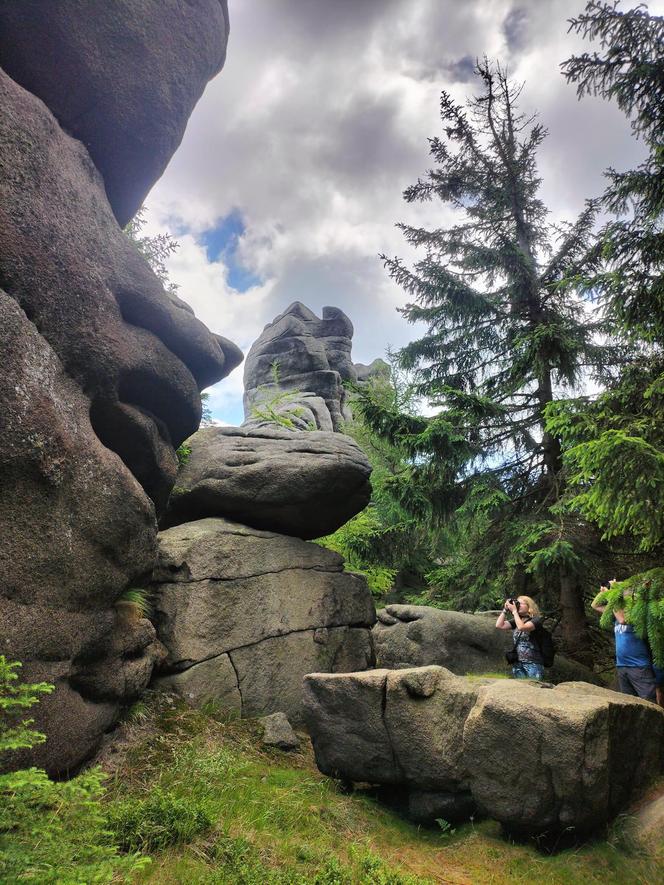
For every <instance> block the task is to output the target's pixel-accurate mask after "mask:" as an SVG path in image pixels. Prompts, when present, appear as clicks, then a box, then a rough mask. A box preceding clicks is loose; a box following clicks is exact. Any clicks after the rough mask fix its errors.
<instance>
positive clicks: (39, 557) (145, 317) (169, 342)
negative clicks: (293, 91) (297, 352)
mask: <svg viewBox="0 0 664 885" xmlns="http://www.w3.org/2000/svg"><path fill="white" fill-rule="evenodd" d="M210 2H211V4H212V6H214V7H215V10H214V11H215V12H216V8H217V7H218V8H219V9H221V6H220V4H219V3H218V2H215V3H212V0H210ZM166 5H168V6H169V8H170V9H171V11H173V12H176V11H181V12H182V15H184V12H183V11H182V10H180V4H162V3H159V4H157V3H156V2H152V3H151V2H145V3H140V4H139V3H132V4H130V3H124V2H123V3H118V4H112V6H113V9H112V11H111V5H108V4H107V5H105V4H97V5H96V6H95V8H94V10H93V12H92V14H91V11H90V9H89V4H83V3H74V2H66V0H65V2H63V3H58V4H54V3H47V2H43V3H32V2H26V3H17V4H11V3H5V4H2V5H1V6H0V64H2V63H6V64H8V65H9V66H10V67H11V69H12V72H13V73H14V74H15V76H16V77H19V78H20V79H21V82H22V83H24V84H25V85H28V86H31V88H34V89H35V90H37V91H38V92H39V93H40V95H41V97H42V98H44V99H45V100H46V101H47V102H51V101H52V102H53V107H52V108H51V109H49V108H47V107H46V105H45V104H44V103H43V102H42V100H40V98H38V97H36V96H35V95H33V94H31V92H29V91H26V89H24V88H22V86H20V85H18V83H17V82H16V81H15V80H14V79H11V78H10V77H8V76H7V75H6V74H5V73H4V72H3V71H0V312H1V314H2V329H3V335H2V345H1V352H2V358H3V367H4V369H3V373H2V377H1V378H0V435H1V440H0V441H1V443H2V445H1V446H0V473H1V477H2V480H1V483H0V535H1V537H2V549H1V550H0V557H1V559H2V564H3V581H2V586H1V587H0V624H1V625H2V626H1V627H0V649H1V650H2V653H3V654H5V655H6V656H7V657H8V658H11V659H19V660H22V661H23V662H24V669H23V676H24V678H25V679H27V680H41V679H44V680H47V681H50V682H54V683H55V684H56V691H55V693H54V694H52V695H50V696H48V697H46V698H45V699H44V700H42V702H41V703H40V705H39V707H38V708H37V710H36V718H37V720H38V726H39V727H40V728H41V730H43V731H45V732H46V734H47V735H48V741H47V742H46V744H44V745H43V746H42V747H40V748H38V749H37V751H36V752H35V754H34V755H33V757H32V761H34V762H35V763H37V764H44V765H46V767H47V768H48V769H49V770H50V771H52V772H58V773H62V772H66V771H67V770H70V769H72V768H74V767H75V766H76V765H78V764H79V763H80V762H81V761H82V760H83V759H85V757H86V756H87V755H89V753H90V752H92V751H93V750H94V747H95V744H96V742H97V741H98V740H99V738H100V736H101V734H103V732H104V731H105V730H106V729H107V728H108V726H109V725H110V724H111V723H112V721H113V720H114V718H115V717H116V716H117V713H118V710H119V708H120V705H121V704H122V703H124V702H125V701H127V700H129V699H131V698H132V697H134V696H135V695H136V694H137V693H139V692H140V691H141V690H142V688H143V687H144V686H145V684H146V682H147V680H148V678H149V675H150V671H151V669H152V665H153V663H154V662H155V661H156V660H158V659H159V658H160V657H161V656H162V654H163V650H162V649H161V647H160V646H159V644H158V643H157V642H156V640H155V634H154V630H153V628H152V627H151V626H150V625H149V624H147V623H146V622H142V623H138V624H131V625H128V624H127V623H126V622H125V621H124V619H123V618H122V617H120V616H119V614H118V612H117V611H116V609H115V605H114V604H115V602H116V601H117V600H118V598H119V597H120V596H121V594H122V593H123V591H124V590H125V589H127V588H128V587H131V586H132V585H136V584H139V585H140V584H141V583H142V582H143V581H144V580H145V579H146V576H148V575H149V574H150V571H151V568H152V564H153V561H154V557H155V554H156V521H155V506H156V507H157V508H158V509H159V508H161V507H163V505H164V504H165V501H166V498H167V496H168V492H169V490H170V486H171V485H172V482H173V479H174V477H175V473H176V467H177V459H176V457H175V447H176V446H177V445H178V444H179V443H180V442H181V440H183V439H184V438H185V437H187V436H189V435H190V434H191V433H192V432H193V431H194V430H195V429H196V427H197V425H198V421H199V419H200V413H201V406H200V397H199V393H198V391H199V389H200V388H201V387H203V386H206V385H208V384H210V383H212V382H213V381H215V380H217V379H218V378H221V377H222V376H223V375H224V374H227V373H228V372H229V371H230V369H231V368H233V366H235V365H237V363H238V362H239V360H240V359H241V354H240V352H239V351H238V349H237V348H236V347H235V346H234V345H232V344H230V342H228V341H226V340H225V339H221V338H219V337H218V336H215V335H213V334H211V333H210V332H209V331H208V330H207V329H206V328H205V326H203V325H202V324H201V323H200V322H198V321H197V320H196V319H195V317H194V316H193V314H192V312H191V310H190V308H188V307H187V306H186V305H185V304H184V302H182V301H180V300H179V299H177V298H174V297H173V296H172V295H169V294H167V293H166V292H165V291H164V290H163V288H162V286H161V284H160V283H159V281H158V280H157V278H156V277H155V276H154V274H153V273H152V271H151V270H150V269H149V267H148V266H147V265H146V264H145V262H144V261H143V259H142V258H140V257H139V255H138V254H137V253H136V251H135V250H134V248H133V246H132V245H131V243H130V242H129V241H128V240H127V238H126V237H125V236H124V234H123V233H122V231H121V230H120V228H119V227H118V224H117V221H116V218H115V217H114V215H113V211H112V209H111V206H110V205H109V203H108V200H107V196H106V191H105V187H104V184H105V183H106V185H107V186H109V187H110V185H109V181H110V179H109V180H107V181H106V182H104V181H103V180H102V177H101V176H100V174H99V172H98V171H97V168H96V167H95V165H94V163H93V161H92V160H91V158H90V155H89V154H88V151H87V150H86V147H85V146H84V145H83V144H82V143H81V142H80V141H78V140H76V139H75V138H72V137H71V135H70V134H68V133H66V132H65V131H64V129H63V128H62V127H61V125H60V123H59V122H58V120H57V119H56V118H55V117H54V116H53V113H52V112H51V111H52V110H54V111H55V112H56V114H61V113H62V114H63V116H62V118H61V120H62V122H63V123H65V124H66V125H67V126H68V127H69V126H71V127H72V128H74V122H75V121H74V119H73V118H74V117H75V118H77V119H78V118H80V122H81V124H84V122H85V121H84V117H85V116H86V114H85V113H83V110H86V111H88V112H89V121H91V126H92V128H93V129H94V130H95V132H96V131H97V129H99V131H100V132H101V131H102V128H103V127H102V126H101V122H100V121H101V120H102V119H103V120H104V121H105V128H104V129H103V131H104V132H106V133H107V136H103V135H102V140H103V141H104V142H105V145H106V148H107V153H108V156H110V155H111V154H113V145H115V146H116V147H117V146H118V145H121V144H122V143H124V142H125V141H126V139H125V136H127V135H128V133H127V128H129V129H133V128H134V122H130V120H129V117H127V119H126V120H125V123H124V129H123V127H122V125H120V121H119V119H118V117H117V115H116V116H114V114H115V113H116V111H115V110H111V109H110V108H111V105H113V107H114V108H115V109H116V110H117V112H118V113H120V111H121V109H124V108H127V107H128V95H127V92H126V91H125V90H123V86H122V82H123V80H122V77H123V75H124V73H126V74H127V75H128V76H130V78H131V77H132V76H133V75H131V73H130V70H129V69H130V68H131V66H130V65H129V64H128V63H127V64H125V62H126V56H127V54H128V53H129V54H131V51H132V50H131V47H134V49H135V50H136V52H137V57H136V58H135V59H134V66H133V68H132V69H133V70H136V69H137V65H138V69H140V70H141V76H140V77H136V81H137V82H140V84H141V88H142V89H143V93H142V98H141V99H140V101H139V99H136V100H135V102H134V101H133V100H132V102H129V104H132V107H133V110H131V111H130V116H131V114H134V118H135V115H136V113H138V110H139V105H140V108H142V109H143V111H144V110H145V108H148V109H149V108H151V107H155V106H159V107H161V110H160V111H159V115H160V116H161V115H162V112H163V105H160V104H159V101H158V97H157V95H155V102H154V103H153V102H151V100H150V95H151V94H152V93H153V92H154V91H155V90H156V91H158V88H160V87H161V86H162V85H163V84H160V83H159V76H158V74H155V77H152V74H153V73H155V72H154V71H149V70H143V64H144V61H145V56H144V54H143V53H141V52H140V51H139V50H137V49H136V39H135V38H137V36H138V35H139V34H142V35H143V37H142V38H143V39H146V40H148V42H149V41H150V40H151V39H152V38H151V37H150V33H156V32H154V31H151V28H152V26H153V24H154V23H155V22H156V17H157V13H159V15H160V16H162V19H163V23H166V21H167V20H166V19H165V18H163V16H164V10H165V6H166ZM102 7H103V8H102ZM107 7H108V8H107ZM176 7H177V8H176ZM202 9H203V7H202V5H201V6H200V10H201V11H202ZM77 12H78V17H77V16H76V13H77ZM222 13H223V10H222ZM146 15H147V19H146V17H145V16H146ZM111 18H112V19H113V23H112V24H113V28H114V29H115V30H114V38H113V40H112V41H111V42H108V43H107V42H106V38H107V37H108V35H109V32H108V30H107V25H108V26H109V27H110V20H111ZM217 20H218V17H217ZM173 21H175V20H173ZM173 21H171V26H168V25H166V27H167V30H168V33H169V42H170V46H171V50H170V51H168V52H167V53H163V49H160V50H159V52H162V54H163V55H164V57H166V56H167V57H168V64H169V65H170V66H172V70H171V73H172V74H173V75H174V76H175V77H176V78H177V79H178V83H179V85H178V86H177V89H181V90H182V93H183V94H184V93H185V92H187V91H188V92H189V93H190V94H191V95H194V94H195V93H198V92H200V89H201V88H202V85H203V84H202V81H201V77H202V76H203V75H202V74H201V73H200V70H199V69H198V68H196V71H197V73H192V74H191V76H192V77H193V81H195V82H193V81H192V82H189V81H188V80H187V77H186V76H182V70H180V71H179V72H178V70H177V67H176V66H175V65H173V59H174V56H175V55H177V51H176V50H177V47H178V46H182V45H183V43H186V44H187V49H186V53H189V57H190V58H193V57H194V56H195V55H196V54H197V52H198V50H197V48H196V47H195V46H194V45H193V43H192V42H191V41H192V39H193V32H192V31H191V30H186V33H185V32H178V31H177V29H176V28H175V27H172V25H173ZM224 22H225V18H224ZM24 26H25V28H24ZM215 27H216V25H214V24H211V25H209V26H208V28H207V30H206V33H205V35H203V36H202V37H201V39H204V42H205V46H208V47H209V46H211V44H212V43H214V42H215V41H217V50H216V61H215V62H214V65H211V66H208V69H209V70H210V71H212V70H213V68H214V67H215V66H217V65H218V64H219V62H220V60H221V59H222V58H223V50H224V46H225V24H224V28H223V29H222V31H223V33H222V31H219V33H218V34H217V36H216V37H215V36H214V33H215ZM159 29H160V30H159V31H158V32H159V33H161V34H162V36H163V34H164V33H165V32H164V30H163V28H162V24H160V25H159ZM217 30H218V29H217ZM199 32H200V28H199ZM38 34H41V36H39V38H38V36H37V35H38ZM33 37H34V43H32V42H31V41H32V39H33ZM50 39H53V40H55V41H56V42H57V43H58V46H60V45H62V47H63V50H62V53H60V54H58V53H55V52H51V51H46V49H47V48H48V45H47V44H48V40H50ZM61 40H62V43H61V42H60V41H61ZM123 40H124V42H123ZM40 41H42V42H40ZM95 41H96V42H95ZM139 43H140V41H139ZM186 53H185V54H186ZM204 53H208V50H207V49H205V50H204ZM81 54H83V55H85V58H83V57H82V55H81ZM110 58H114V59H116V61H117V64H118V70H117V71H114V70H113V64H114V63H116V62H110V61H109V68H108V69H106V68H105V65H106V62H107V61H108V60H109V59H110ZM86 59H87V60H86ZM90 65H92V66H93V67H95V66H96V67H95V71H96V72H95V73H94V76H93V75H92V73H91V74H90V76H87V75H86V76H84V75H83V74H82V73H81V71H85V70H87V69H88V68H89V66H90ZM86 66H87V67H86ZM121 70H123V74H122V75H121V73H120V71H121ZM102 71H103V72H104V73H103V75H102ZM31 72H32V73H31ZM33 74H34V77H33ZM206 76H207V75H206ZM170 82H171V85H172V84H173V82H174V81H172V80H171V81H170ZM188 82H189V85H187V83H188ZM150 83H152V87H150ZM42 87H43V88H42ZM174 88H175V87H174ZM111 96H114V98H113V99H112V100H111ZM61 102H64V103H65V105H66V106H67V108H69V109H71V110H72V114H73V117H72V118H71V119H70V118H68V117H67V116H66V114H65V113H64V111H63V109H62V107H63V106H62V104H61ZM186 106H187V102H184V103H183V104H182V105H181V106H180V111H179V113H180V114H181V115H184V113H185V109H186ZM134 118H132V119H134ZM160 125H161V123H160ZM163 125H164V126H165V127H166V128H168V125H169V124H168V123H167V121H166V120H165V119H164V121H163ZM183 125H184V116H182V118H181V120H179V121H178V122H177V124H176V126H177V127H180V128H181V127H182V126H183ZM136 129H137V131H138V130H139V129H140V127H139V126H138V123H136ZM77 132H78V134H79V136H80V137H81V138H86V137H87V136H86V130H85V127H84V128H82V129H80V130H77ZM109 132H110V133H112V137H111V136H110V135H108V133H109ZM140 139H141V135H140V134H139V141H140ZM157 140H160V141H162V142H163V143H164V144H165V141H164V140H163V139H162V138H161V136H159V137H158V139H157ZM174 144H175V141H173V140H172V141H171V147H172V146H173V145H174ZM154 146H155V143H154V141H152V142H151V141H150V140H149V139H147V140H144V143H143V148H142V150H143V152H144V156H145V157H147V159H148V163H147V166H146V167H145V168H147V169H152V170H153V171H152V172H150V173H148V172H146V171H145V168H144V169H143V170H142V171H141V172H140V175H139V176H138V177H140V178H141V179H142V181H143V182H144V185H146V186H147V185H149V184H151V183H153V181H154V178H155V176H156V175H158V174H159V172H160V171H161V168H163V162H165V158H166V155H167V151H166V150H165V149H162V150H161V159H160V160H159V164H161V165H160V168H159V169H158V170H157V169H156V167H154V166H151V165H150V164H151V162H152V160H151V159H150V158H151V154H152V152H153V149H154ZM169 150H170V148H169ZM120 153H121V151H120ZM120 153H119V154H116V156H115V160H114V162H115V166H114V168H115V170H116V172H119V170H121V169H125V166H124V165H123V164H129V167H131V168H126V173H127V179H126V180H127V182H128V183H129V184H128V190H127V193H129V192H131V193H132V194H134V195H136V193H137V189H136V179H134V180H133V182H131V183H130V180H131V179H132V175H133V174H134V173H136V172H137V164H138V155H136V164H135V163H134V162H133V161H129V160H128V159H127V158H126V157H125V158H124V159H122V158H120ZM158 153H159V152H158ZM99 162H100V163H101V162H102V161H101V159H100V161H99ZM132 170H133V171H132ZM144 185H141V187H143V186H144ZM139 190H140V189H139ZM141 193H142V191H141ZM132 199H134V198H133V197H132ZM138 199H139V200H140V196H139V197H138ZM118 207H119V203H118V204H117V205H116V210H117V211H118V214H119V215H122V212H123V211H125V210H122V211H121V210H120V209H119V208H118Z"/></svg>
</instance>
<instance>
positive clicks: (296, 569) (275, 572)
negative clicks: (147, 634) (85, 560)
mask: <svg viewBox="0 0 664 885" xmlns="http://www.w3.org/2000/svg"><path fill="white" fill-rule="evenodd" d="M183 565H186V563H183ZM169 570H170V567H169ZM284 572H320V573H321V574H333V575H336V574H341V573H342V570H341V569H339V570H338V571H337V570H336V569H333V570H331V569H328V568H322V567H321V566H318V565H306V566H302V565H300V566H297V567H295V566H286V567H285V568H282V569H274V570H272V571H265V572H256V573H255V574H251V575H235V576H234V577H232V578H222V577H220V576H217V575H209V576H207V577H205V578H189V579H187V580H186V581H163V582H162V581H155V582H154V583H156V584H158V585H159V586H160V587H179V586H181V585H182V584H204V583H205V582H206V581H218V582H219V583H227V582H231V581H246V580H247V579H249V578H264V577H265V576H266V575H282V574H283V573H284Z"/></svg>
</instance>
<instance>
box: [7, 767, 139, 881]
mask: <svg viewBox="0 0 664 885" xmlns="http://www.w3.org/2000/svg"><path fill="white" fill-rule="evenodd" d="M103 779H104V775H103V774H102V772H101V771H100V770H99V769H92V770H91V771H87V772H85V773H84V774H81V775H78V777H76V778H74V779H73V780H71V781H65V782H63V783H54V782H53V781H51V780H49V779H48V777H47V775H46V773H45V772H44V771H40V770H38V769H36V768H29V769H25V770H22V771H17V772H14V773H12V774H8V775H2V776H0V881H2V882H6V883H8V885H9V883H13V882H19V881H21V882H22V881H34V882H39V883H40V885H41V883H44V885H46V883H54V885H55V883H57V885H64V883H71V885H87V883H90V882H111V881H113V882H117V881H122V882H127V881H129V880H130V877H131V876H132V875H133V874H134V873H135V872H137V871H138V870H140V869H142V868H143V867H145V865H146V864H148V863H149V858H145V857H139V856H138V855H134V854H131V855H127V856H124V857H123V856H121V855H119V854H118V849H117V846H116V845H115V844H114V843H113V840H112V838H111V836H110V834H109V832H108V830H107V828H106V819H105V816H104V811H103V805H102V802H101V800H102V798H103V795H104V788H103V786H102V782H103Z"/></svg>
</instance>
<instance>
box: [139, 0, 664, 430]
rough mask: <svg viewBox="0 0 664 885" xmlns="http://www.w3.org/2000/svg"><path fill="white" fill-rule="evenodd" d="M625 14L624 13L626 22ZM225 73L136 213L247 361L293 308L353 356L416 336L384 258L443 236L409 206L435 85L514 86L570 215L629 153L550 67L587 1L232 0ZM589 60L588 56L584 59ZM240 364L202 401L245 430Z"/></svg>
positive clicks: (189, 292)
mask: <svg viewBox="0 0 664 885" xmlns="http://www.w3.org/2000/svg"><path fill="white" fill-rule="evenodd" d="M632 5H636V4H632V3H631V2H623V7H624V8H628V7H630V6H632ZM229 6H230V18H231V34H230V41H229V46H228V57H227V60H226V66H225V68H224V70H223V71H222V72H221V74H220V75H219V76H218V77H217V78H216V79H215V80H213V81H212V82H211V83H210V84H209V86H208V88H207V90H206V92H205V94H204V96H203V98H202V99H201V101H200V102H199V104H198V106H197V108H196V110H195V111H194V114H193V116H192V118H191V120H190V122H189V126H188V129H187V132H186V134H185V137H184V140H183V142H182V145H181V147H180V149H179V150H178V152H177V153H176V155H175V156H174V157H173V159H172V161H171V163H170V165H169V167H168V169H167V170H166V172H165V174H164V176H163V177H162V179H161V180H160V181H159V182H158V183H157V185H156V186H155V187H154V189H153V190H152V192H151V194H150V195H149V197H148V199H147V200H146V204H147V206H148V208H149V210H150V212H149V228H148V231H149V232H150V233H155V232H159V231H169V232H171V233H172V234H173V235H174V236H175V237H176V239H177V240H178V241H179V243H180V248H179V250H178V252H177V253H176V255H175V256H174V257H173V259H172V260H171V262H170V265H169V270H170V273H171V277H172V279H173V281H174V282H176V283H178V284H179V286H180V295H181V297H183V298H184V299H185V300H186V301H188V302H189V303H190V304H191V305H192V307H193V308H194V310H195V311H196V314H197V316H199V317H200V319H202V320H203V321H204V322H205V323H206V324H207V325H208V326H209V327H210V328H212V329H213V330H214V331H216V332H219V333H221V334H223V335H225V336H227V337H228V338H231V339H232V340H233V341H235V342H236V343H237V344H238V345H239V346H240V347H241V348H242V349H243V350H244V351H245V353H246V352H247V350H248V349H249V347H250V346H251V343H252V342H253V341H254V340H255V339H256V337H257V336H258V335H259V334H260V332H261V330H262V328H263V327H264V326H265V325H266V323H268V322H270V321H271V320H272V319H273V318H274V317H275V316H276V315H277V314H279V313H280V312H281V311H283V310H284V308H286V307H287V306H288V305H289V304H290V303H291V302H292V301H296V300H298V301H302V302H304V303H305V304H306V305H307V306H308V307H310V308H311V309H312V310H314V311H315V312H316V313H318V314H319V315H320V311H321V308H322V307H323V306H324V305H335V306H337V307H340V308H341V309H342V310H344V311H345V312H346V313H347V314H348V315H349V317H350V318H351V320H352V322H353V324H354V326H355V337H354V341H353V359H354V360H355V362H364V363H367V362H371V360H372V359H374V358H375V357H377V356H383V355H384V353H385V350H386V348H387V347H388V345H389V346H391V347H393V348H397V347H399V346H402V345H404V344H406V343H407V342H408V341H409V340H411V339H413V338H414V337H416V335H417V330H415V329H414V328H413V327H412V326H409V325H408V324H407V323H406V322H405V320H403V318H402V317H401V316H400V315H399V314H398V312H397V310H396V308H397V307H399V306H401V305H403V304H404V303H405V300H406V298H405V296H404V294H403V292H402V291H401V290H400V289H399V288H398V287H396V285H395V284H394V283H393V282H392V281H391V280H390V278H389V277H388V276H387V273H386V272H385V270H384V269H383V266H382V264H381V262H380V260H379V258H378V255H379V254H380V253H386V254H388V255H399V256H401V257H403V258H407V259H408V258H410V257H412V256H411V254H410V253H409V251H408V249H407V248H406V246H405V243H404V242H403V238H402V235H401V233H400V232H399V231H398V230H397V229H396V228H395V226H394V225H395V222H397V221H404V222H408V223H416V224H421V225H423V226H432V227H433V226H435V227H439V226H443V225H444V224H445V223H446V221H449V220H450V215H449V211H448V210H447V209H446V208H445V207H444V206H442V205H440V204H439V205H436V204H424V205H419V204H418V205H408V204H406V203H404V201H403V198H402V192H403V190H404V188H405V187H407V186H408V185H409V184H412V183H413V182H415V181H416V180H417V178H418V176H420V175H421V174H423V173H424V172H425V171H426V170H427V169H428V168H429V166H430V163H429V157H428V143H427V139H428V138H429V137H431V136H433V135H437V134H439V133H440V119H439V116H438V103H439V97H440V92H441V90H443V89H446V90H448V91H450V92H451V93H452V94H453V95H454V96H455V97H456V98H457V99H458V100H460V101H462V100H463V99H464V96H466V95H467V94H469V93H472V92H473V91H474V88H475V86H474V83H473V77H472V68H473V64H474V61H475V59H476V57H478V56H482V55H488V56H489V57H491V58H496V59H499V60H500V61H501V62H502V63H503V64H505V65H507V66H508V69H509V71H510V73H511V75H512V76H513V77H514V79H516V80H518V81H525V84H526V86H525V89H524V93H523V105H524V108H525V109H526V110H530V109H532V110H534V109H537V110H538V111H539V114H540V119H541V121H542V122H543V123H544V124H545V125H546V127H547V128H548V130H549V137H548V139H547V141H546V142H545V144H544V146H543V148H542V150H541V153H540V173H541V175H542V177H543V179H544V184H543V196H544V199H545V201H546V202H547V204H548V205H549V207H550V208H551V210H552V212H553V213H555V215H556V216H558V217H561V218H564V217H567V218H573V217H574V216H575V215H576V214H577V213H578V211H579V210H580V209H581V208H582V205H583V201H584V199H585V198H586V197H590V196H594V195H597V194H599V193H600V192H601V191H602V189H603V179H602V171H603V169H605V168H606V167H607V166H615V167H616V168H618V169H621V168H628V167H630V166H632V165H634V164H635V163H636V162H638V159H639V158H640V156H641V153H640V147H639V144H638V142H636V141H635V140H634V139H633V138H632V136H631V134H630V130H629V125H628V124H627V122H626V121H625V118H624V117H623V116H622V114H620V112H618V111H617V110H616V108H615V107H613V106H612V105H609V104H607V103H606V102H603V101H601V100H598V99H588V98H586V99H584V100H583V101H582V102H578V101H577V99H576V94H575V90H574V87H573V86H570V85H567V84H566V82H565V80H564V79H563V77H562V76H561V74H560V71H559V65H560V62H561V61H563V60H564V59H566V58H567V57H568V56H569V55H570V54H572V53H574V52H576V51H578V50H579V49H580V48H581V46H582V44H580V42H579V41H578V38H576V37H573V36H571V35H569V34H568V33H567V28H568V25H567V19H568V18H570V17H571V16H574V15H577V14H578V13H580V12H581V11H582V9H583V6H584V0H521V2H519V0H463V2H461V0H229ZM648 6H649V10H650V12H652V13H655V14H663V13H664V0H651V2H650V3H649V4H648ZM586 48H588V47H586ZM241 396H242V367H241V366H240V367H239V368H238V369H236V370H235V371H234V372H233V373H232V374H231V375H230V376H229V377H228V378H227V379H225V380H224V381H222V382H221V383H220V384H218V385H216V387H215V388H213V389H212V396H211V405H212V407H213V414H214V416H215V417H216V418H218V419H220V420H222V421H224V422H228V423H231V424H237V423H240V422H241V420H242V407H241Z"/></svg>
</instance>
